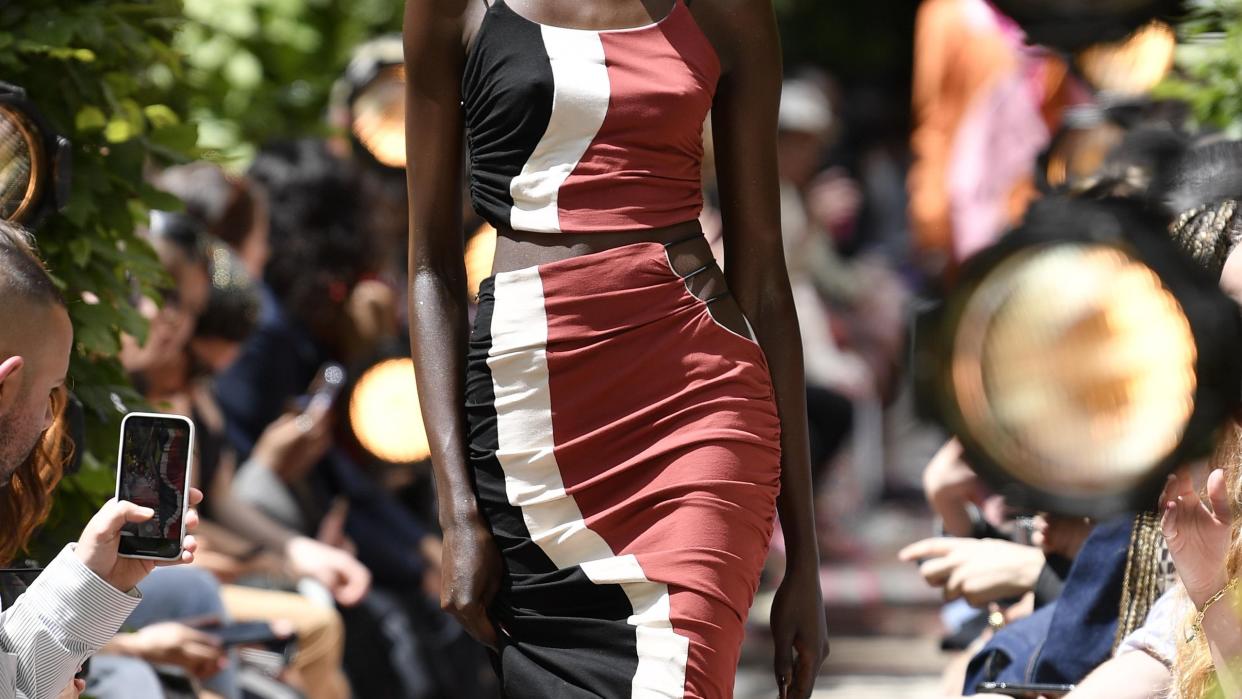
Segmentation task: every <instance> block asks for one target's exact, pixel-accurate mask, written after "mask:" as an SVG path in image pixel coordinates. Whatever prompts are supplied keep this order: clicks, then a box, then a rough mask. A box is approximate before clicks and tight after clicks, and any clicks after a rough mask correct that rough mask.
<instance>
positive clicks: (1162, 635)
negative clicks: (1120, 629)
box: [1117, 585, 1190, 669]
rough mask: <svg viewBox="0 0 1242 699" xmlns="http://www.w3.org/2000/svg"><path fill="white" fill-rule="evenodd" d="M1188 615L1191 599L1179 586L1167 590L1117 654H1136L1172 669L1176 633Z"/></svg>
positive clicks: (1118, 649)
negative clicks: (1145, 656) (1150, 658)
mask: <svg viewBox="0 0 1242 699" xmlns="http://www.w3.org/2000/svg"><path fill="white" fill-rule="evenodd" d="M1189 613H1190V599H1189V598H1187V597H1186V593H1185V592H1184V591H1183V590H1182V587H1181V586H1180V585H1175V586H1173V587H1170V588H1169V589H1168V590H1166V591H1165V593H1164V594H1163V595H1161V596H1160V598H1159V599H1157V600H1156V603H1155V604H1153V605H1152V606H1151V610H1150V611H1149V612H1147V620H1146V621H1144V622H1143V625H1142V626H1140V627H1139V628H1137V629H1135V630H1134V631H1133V632H1131V633H1130V635H1129V636H1126V637H1125V638H1124V639H1122V641H1121V645H1120V646H1118V647H1117V655H1121V654H1122V653H1131V652H1134V651H1139V652H1142V653H1146V654H1148V655H1150V656H1151V657H1153V658H1155V659H1156V660H1159V661H1160V662H1162V663H1164V666H1165V667H1167V668H1170V669H1171V668H1173V666H1174V663H1175V662H1176V660H1177V632H1178V629H1180V628H1181V627H1182V622H1183V621H1184V620H1185V619H1186V615H1187V614H1189Z"/></svg>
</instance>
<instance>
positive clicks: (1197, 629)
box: [1187, 578, 1238, 640]
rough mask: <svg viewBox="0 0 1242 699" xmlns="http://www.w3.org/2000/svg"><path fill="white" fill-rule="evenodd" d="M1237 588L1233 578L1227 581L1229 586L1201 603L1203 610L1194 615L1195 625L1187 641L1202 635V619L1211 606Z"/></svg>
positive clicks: (1236, 580)
mask: <svg viewBox="0 0 1242 699" xmlns="http://www.w3.org/2000/svg"><path fill="white" fill-rule="evenodd" d="M1237 586H1238V579H1237V578H1233V579H1231V580H1230V581H1229V584H1227V585H1225V586H1224V587H1222V588H1221V589H1220V590H1217V592H1216V594H1214V595H1212V596H1211V597H1209V598H1208V600H1207V601H1206V602H1204V603H1203V609H1200V610H1199V613H1198V614H1196V615H1195V623H1194V624H1193V625H1192V626H1191V627H1190V634H1189V636H1188V638H1187V640H1194V638H1195V637H1197V636H1200V635H1202V634H1203V619H1204V617H1206V616H1207V613H1208V610H1209V609H1211V608H1212V605H1213V604H1216V603H1217V602H1219V601H1221V599H1222V598H1224V596H1225V595H1227V594H1229V593H1230V592H1231V591H1232V590H1233V589H1234V588H1235V587H1237Z"/></svg>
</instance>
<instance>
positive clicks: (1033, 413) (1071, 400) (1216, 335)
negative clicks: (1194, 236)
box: [915, 197, 1242, 516]
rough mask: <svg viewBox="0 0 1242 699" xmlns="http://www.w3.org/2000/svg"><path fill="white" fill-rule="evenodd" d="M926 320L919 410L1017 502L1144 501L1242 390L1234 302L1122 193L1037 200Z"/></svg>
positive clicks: (1087, 512) (1107, 504) (1059, 506)
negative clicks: (931, 417) (1107, 196)
mask: <svg viewBox="0 0 1242 699" xmlns="http://www.w3.org/2000/svg"><path fill="white" fill-rule="evenodd" d="M919 330H920V333H919V334H920V342H919V345H920V346H919V347H918V348H916V366H915V371H916V372H917V380H918V381H919V385H920V399H921V401H922V404H923V406H924V408H925V409H926V410H929V411H930V412H931V413H932V414H933V415H934V416H935V417H937V418H938V419H939V420H941V421H942V422H943V423H944V424H945V425H946V426H947V427H948V428H949V429H950V431H952V432H954V433H955V434H956V435H957V436H958V437H959V438H960V439H961V440H962V443H963V445H964V447H965V448H966V451H967V455H968V457H969V461H970V463H971V464H972V465H973V466H974V467H975V468H976V469H978V470H979V472H980V474H981V475H983V476H984V477H985V478H987V479H988V480H989V481H990V482H991V483H992V484H993V485H994V486H995V487H996V488H997V489H998V491H999V492H1001V493H1003V494H1004V495H1005V496H1006V498H1007V499H1008V500H1009V501H1010V502H1011V503H1012V504H1015V505H1016V506H1018V507H1024V508H1030V509H1037V510H1048V511H1052V512H1057V513H1062V514H1070V515H1083V516H1106V515H1108V514H1114V513H1120V512H1124V511H1128V510H1132V509H1136V508H1137V509H1145V508H1146V507H1150V506H1151V505H1152V504H1154V502H1155V497H1156V495H1157V493H1158V492H1159V489H1160V487H1161V485H1162V484H1163V480H1164V476H1165V475H1166V474H1167V473H1168V472H1169V471H1170V470H1171V469H1172V468H1174V467H1176V466H1177V465H1179V464H1181V463H1184V462H1185V461H1186V460H1187V459H1189V458H1192V457H1194V456H1198V455H1201V454H1204V453H1206V452H1207V450H1208V449H1210V447H1211V444H1212V437H1213V435H1214V433H1215V431H1216V429H1217V428H1218V427H1219V426H1220V424H1222V422H1223V420H1224V419H1226V417H1227V416H1228V415H1229V412H1230V410H1231V409H1232V408H1233V407H1234V406H1235V405H1236V404H1237V403H1238V394H1239V391H1240V389H1242V371H1240V369H1239V367H1238V366H1237V364H1238V362H1237V356H1238V352H1239V349H1242V325H1240V323H1239V317H1238V311H1237V308H1236V306H1234V304H1233V303H1232V302H1231V301H1230V300H1229V299H1228V298H1227V297H1225V296H1224V294H1223V293H1221V291H1220V290H1219V288H1218V287H1217V285H1216V283H1215V280H1212V279H1209V278H1208V277H1207V275H1204V274H1203V273H1202V272H1200V271H1199V270H1197V269H1196V268H1195V267H1194V266H1193V265H1192V264H1191V263H1190V262H1189V260H1188V259H1187V258H1186V257H1185V256H1184V255H1182V254H1180V252H1179V251H1177V249H1176V248H1175V247H1173V245H1172V244H1171V243H1170V241H1168V240H1167V235H1166V234H1165V233H1164V232H1163V230H1162V229H1161V226H1160V225H1159V224H1158V223H1157V222H1156V221H1155V220H1154V219H1152V218H1150V217H1149V216H1148V215H1147V214H1145V213H1143V211H1142V210H1141V209H1140V208H1138V205H1136V204H1129V203H1123V202H1120V201H1118V200H1111V201H1104V202H1092V201H1082V200H1072V199H1064V198H1060V197H1054V198H1050V199H1048V200H1045V201H1044V202H1041V203H1040V204H1038V205H1037V206H1036V207H1035V208H1034V209H1032V212H1031V213H1030V215H1029V216H1028V219H1027V221H1026V223H1025V224H1024V225H1023V227H1022V228H1021V229H1019V230H1017V231H1015V232H1013V233H1011V234H1010V236H1009V237H1007V238H1006V239H1004V240H1002V242H1001V243H999V244H997V245H996V246H994V247H993V248H991V249H989V250H987V251H985V252H983V253H980V254H979V255H978V256H976V257H975V258H972V259H971V260H970V261H968V262H967V263H966V265H965V267H964V268H963V276H962V282H961V284H960V285H959V287H958V288H957V289H956V290H955V291H954V292H953V294H952V296H951V297H950V298H949V299H947V301H946V303H945V304H944V306H943V307H942V308H941V309H939V310H938V311H937V312H934V313H933V314H931V315H929V316H928V317H925V318H924V319H922V320H921V322H920V328H919Z"/></svg>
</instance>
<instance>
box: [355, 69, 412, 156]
mask: <svg viewBox="0 0 1242 699" xmlns="http://www.w3.org/2000/svg"><path fill="white" fill-rule="evenodd" d="M351 108H352V109H351V111H352V123H351V125H350V126H351V128H352V129H353V132H354V136H355V137H356V138H357V139H358V142H359V143H361V144H362V147H363V148H366V149H367V151H368V152H370V153H371V155H372V156H374V157H375V159H376V160H377V161H379V162H380V163H381V164H383V165H386V166H388V167H393V168H403V167H405V67H404V66H399V65H396V66H388V67H386V68H384V69H383V70H381V71H380V72H379V74H378V75H376V76H375V78H374V79H373V80H371V82H369V83H367V85H366V86H365V87H363V88H362V89H361V90H360V91H359V92H358V94H357V96H355V97H354V100H353V103H352V105H351Z"/></svg>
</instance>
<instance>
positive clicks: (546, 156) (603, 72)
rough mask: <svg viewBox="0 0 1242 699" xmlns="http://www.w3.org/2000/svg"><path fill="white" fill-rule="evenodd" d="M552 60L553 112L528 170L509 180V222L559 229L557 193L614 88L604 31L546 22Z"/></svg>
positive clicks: (532, 228)
mask: <svg viewBox="0 0 1242 699" xmlns="http://www.w3.org/2000/svg"><path fill="white" fill-rule="evenodd" d="M541 32H542V33H543V44H544V48H545V49H546V50H547V52H548V58H549V59H551V63H552V116H551V117H550V118H549V119H548V127H547V129H546V130H545V131H544V133H543V137H542V138H540V139H539V143H538V144H537V145H536V146H535V150H534V151H532V152H531V154H530V159H529V160H527V161H526V163H525V164H524V165H523V166H522V172H521V173H519V174H518V175H517V176H516V177H514V178H513V179H512V180H511V181H510V182H509V194H510V195H511V196H512V197H513V208H512V209H511V210H510V211H509V225H510V226H512V227H513V228H516V229H518V230H523V231H538V232H547V233H559V232H560V230H561V226H560V217H559V210H558V208H557V195H558V192H559V191H560V188H561V185H562V184H563V183H564V182H565V180H566V179H567V178H568V177H569V175H570V174H571V173H573V171H574V168H576V167H578V161H579V160H581V159H582V155H583V154H584V153H586V150H587V148H588V147H589V146H590V145H591V141H593V140H595V134H596V133H598V132H599V127H600V125H602V124H603V123H604V115H606V114H607V113H608V99H609V95H610V93H611V89H610V86H609V82H608V68H607V66H606V65H605V64H604V44H603V42H602V41H600V38H599V34H597V33H595V32H583V31H576V30H573V29H563V28H560V27H549V26H546V25H545V26H543V27H541Z"/></svg>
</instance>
